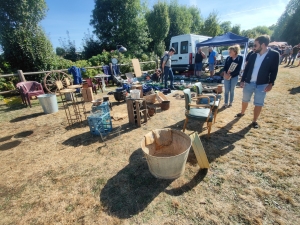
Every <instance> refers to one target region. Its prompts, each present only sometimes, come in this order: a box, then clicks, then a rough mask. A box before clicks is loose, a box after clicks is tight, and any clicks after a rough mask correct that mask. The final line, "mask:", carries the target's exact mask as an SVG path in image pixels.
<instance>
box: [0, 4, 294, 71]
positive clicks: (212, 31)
mask: <svg viewBox="0 0 300 225" xmlns="http://www.w3.org/2000/svg"><path fill="white" fill-rule="evenodd" d="M299 5H300V4H299V0H290V1H289V3H288V4H287V6H286V10H285V12H284V13H283V14H282V15H281V17H280V18H279V19H278V21H277V23H276V24H274V25H272V26H270V27H267V26H257V27H254V28H252V29H248V30H241V25H240V24H232V23H231V22H230V21H223V22H221V21H220V19H219V17H218V13H217V12H215V11H212V12H211V13H210V14H209V15H208V16H207V17H206V18H204V17H203V16H202V15H201V11H200V9H199V8H197V7H195V6H191V7H188V6H184V5H179V3H178V2H177V0H171V1H170V2H166V1H158V2H157V3H156V4H154V5H153V7H152V8H151V9H149V8H148V7H147V6H146V4H145V3H144V2H141V1H140V0H113V1H112V0H95V7H94V9H93V10H92V13H91V14H92V15H91V21H90V24H91V25H92V26H93V28H94V30H93V32H92V33H91V32H89V31H88V32H87V33H86V34H85V36H84V39H83V43H82V52H81V54H78V50H79V48H78V47H77V46H75V43H74V42H73V41H71V38H70V36H69V35H68V39H67V40H62V39H60V44H61V46H60V47H58V48H57V49H56V53H55V52H54V51H53V47H52V45H51V43H50V41H49V40H48V38H47V36H46V35H45V32H44V31H43V29H42V28H41V27H40V25H39V22H40V21H41V20H42V19H44V18H45V16H46V11H47V5H46V2H45V0H36V1H20V0H4V1H0V45H1V47H2V51H3V53H2V54H1V57H0V68H2V72H3V71H4V70H5V71H6V72H7V70H12V71H14V70H16V69H22V70H24V71H40V70H49V69H55V66H56V64H57V62H58V61H60V60H61V57H63V58H65V59H68V60H71V61H77V60H79V59H90V58H92V57H93V56H95V55H97V54H100V53H102V51H103V50H104V49H105V50H106V51H110V50H115V49H116V46H117V45H120V44H121V45H123V46H125V47H127V49H128V52H127V53H126V54H127V55H132V56H135V55H141V54H143V53H150V52H154V53H155V54H156V55H158V56H161V55H162V53H163V51H164V50H165V49H167V48H168V47H169V44H170V39H171V37H172V36H176V35H180V34H188V33H193V34H201V35H206V36H211V37H214V36H216V35H220V34H223V33H226V32H232V33H235V34H238V35H242V36H247V37H249V38H255V37H256V36H258V35H260V34H269V35H271V36H272V40H274V41H287V42H289V43H291V44H296V43H298V42H299V35H300V32H299V29H300V28H299V26H298V27H297V26H295V24H296V21H300V20H299V19H300V17H299V16H300V13H299V12H300V6H299ZM298 23H299V22H298ZM0 72H1V70H0Z"/></svg>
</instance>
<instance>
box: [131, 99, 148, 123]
mask: <svg viewBox="0 0 300 225" xmlns="http://www.w3.org/2000/svg"><path fill="white" fill-rule="evenodd" d="M126 103H127V112H128V118H129V123H131V124H137V126H138V127H140V126H141V123H142V122H141V118H142V116H143V118H144V121H143V122H144V123H146V122H147V120H148V109H147V105H146V101H145V100H144V99H127V100H126ZM142 114H143V115H142Z"/></svg>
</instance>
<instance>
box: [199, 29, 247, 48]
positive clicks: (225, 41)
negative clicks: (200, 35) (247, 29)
mask: <svg viewBox="0 0 300 225" xmlns="http://www.w3.org/2000/svg"><path fill="white" fill-rule="evenodd" d="M248 41H249V38H246V37H243V36H239V35H236V34H234V33H231V32H228V33H226V34H223V35H220V36H216V37H214V38H211V39H208V40H206V41H202V42H200V43H197V44H196V47H197V48H199V47H201V46H223V45H233V44H238V43H248Z"/></svg>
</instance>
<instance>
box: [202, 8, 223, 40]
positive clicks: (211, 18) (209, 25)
mask: <svg viewBox="0 0 300 225" xmlns="http://www.w3.org/2000/svg"><path fill="white" fill-rule="evenodd" d="M202 33H203V34H204V35H207V36H211V37H214V36H217V35H219V34H221V27H220V23H219V19H218V14H217V13H216V12H211V13H210V14H209V15H208V17H207V18H206V19H205V21H204V27H203V30H202Z"/></svg>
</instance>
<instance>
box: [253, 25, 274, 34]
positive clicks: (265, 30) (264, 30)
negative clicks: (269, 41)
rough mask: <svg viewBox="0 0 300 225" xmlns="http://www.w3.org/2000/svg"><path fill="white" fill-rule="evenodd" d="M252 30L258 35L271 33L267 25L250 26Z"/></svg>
mask: <svg viewBox="0 0 300 225" xmlns="http://www.w3.org/2000/svg"><path fill="white" fill-rule="evenodd" d="M252 30H254V31H255V32H256V33H257V34H258V35H262V34H267V35H271V34H272V31H271V30H270V29H269V27H267V26H257V27H254V28H252Z"/></svg>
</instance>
